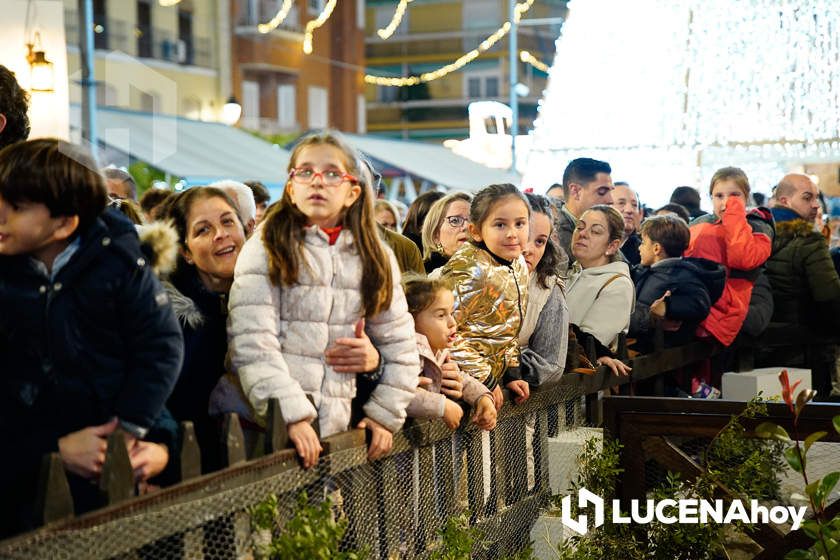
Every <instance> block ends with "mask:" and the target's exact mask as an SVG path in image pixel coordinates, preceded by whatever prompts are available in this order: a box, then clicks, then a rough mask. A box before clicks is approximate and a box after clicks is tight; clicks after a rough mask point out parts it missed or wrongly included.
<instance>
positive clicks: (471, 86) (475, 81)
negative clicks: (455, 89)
mask: <svg viewBox="0 0 840 560" xmlns="http://www.w3.org/2000/svg"><path fill="white" fill-rule="evenodd" d="M467 97H469V98H470V99H473V98H476V97H482V95H481V78H467Z"/></svg>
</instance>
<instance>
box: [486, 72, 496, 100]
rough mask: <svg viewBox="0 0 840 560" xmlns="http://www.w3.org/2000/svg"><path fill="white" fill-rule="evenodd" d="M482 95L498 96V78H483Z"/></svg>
mask: <svg viewBox="0 0 840 560" xmlns="http://www.w3.org/2000/svg"><path fill="white" fill-rule="evenodd" d="M484 97H499V78H498V77H496V76H489V77H487V78H485V79H484Z"/></svg>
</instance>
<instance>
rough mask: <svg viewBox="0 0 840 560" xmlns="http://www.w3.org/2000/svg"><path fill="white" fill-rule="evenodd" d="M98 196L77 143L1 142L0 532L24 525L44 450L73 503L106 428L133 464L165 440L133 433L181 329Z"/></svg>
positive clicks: (100, 452)
mask: <svg viewBox="0 0 840 560" xmlns="http://www.w3.org/2000/svg"><path fill="white" fill-rule="evenodd" d="M106 202H107V196H106V191H105V184H104V180H103V178H102V176H101V175H100V174H99V173H98V171H96V167H95V165H94V162H93V161H92V159H91V158H90V157H89V156H88V155H87V154H86V153H84V152H82V151H81V150H80V149H79V148H77V147H76V146H73V145H71V144H68V143H66V142H63V141H60V140H47V139H44V140H32V141H29V142H21V143H17V144H14V145H12V146H9V147H7V148H5V149H4V150H2V151H0V309H2V312H0V364H2V375H0V441H3V444H4V447H5V449H6V450H7V452H8V454H9V456H10V459H9V460H6V461H2V462H0V465H2V466H0V485H1V486H2V494H1V495H2V496H3V500H2V501H0V504H2V505H0V533H2V534H3V535H9V534H13V533H16V532H19V531H21V530H25V529H27V528H29V527H31V525H32V523H33V519H32V515H33V512H32V510H31V504H32V503H33V501H34V495H35V489H36V478H37V475H38V470H39V465H40V463H41V458H42V456H43V455H44V454H46V453H50V452H58V453H59V454H60V456H61V459H62V461H63V463H64V466H65V469H66V471H67V473H68V480H69V482H70V487H71V491H72V492H73V498H74V503H75V505H76V509H77V512H80V511H84V510H86V509H92V508H95V507H97V506H98V505H99V504H98V496H96V485H95V484H91V481H92V482H95V481H96V480H97V479H98V477H99V475H100V473H101V470H102V463H103V460H104V452H105V447H106V438H107V436H108V434H110V433H111V432H113V431H114V430H116V429H117V428H120V429H122V430H123V433H124V434H125V442H126V445H127V448H128V451H129V455H130V457H131V461H132V466H133V467H134V469H135V474H136V475H138V478H140V479H144V478H146V477H148V476H152V475H154V474H156V472H153V471H159V470H160V469H161V468H163V467H162V465H161V462H162V463H163V465H165V464H166V459H167V456H166V449H165V448H161V446H156V444H152V443H149V442H147V441H143V440H144V438H146V437H147V436H148V435H149V431H150V430H151V429H152V428H155V427H156V423H157V421H158V418H159V416H160V414H161V411H162V409H163V406H164V403H165V402H166V399H167V397H168V396H169V393H170V392H171V390H172V387H173V385H174V384H175V380H176V377H177V375H178V371H179V368H180V365H181V360H182V354H183V342H182V337H181V329H180V327H179V325H178V322H177V320H176V319H175V315H174V314H173V312H172V308H171V306H170V304H169V301H168V298H167V297H166V294H165V292H164V291H163V288H162V287H161V285H160V283H159V282H158V280H157V278H156V277H155V275H154V273H153V272H152V270H151V268H150V266H149V265H148V264H147V262H146V259H145V257H144V254H143V253H142V252H141V250H140V244H139V240H138V238H137V233H136V231H135V228H134V225H133V224H131V222H129V221H128V220H127V219H126V218H125V217H124V216H123V215H122V214H120V213H119V212H117V211H115V210H111V209H108V210H105V205H106ZM151 463H154V464H155V465H156V466H155V467H154V468H149V467H150V464H151Z"/></svg>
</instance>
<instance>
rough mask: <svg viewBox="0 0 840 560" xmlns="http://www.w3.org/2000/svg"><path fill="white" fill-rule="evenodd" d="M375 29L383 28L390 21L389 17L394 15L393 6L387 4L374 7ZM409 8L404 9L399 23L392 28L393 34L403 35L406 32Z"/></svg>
mask: <svg viewBox="0 0 840 560" xmlns="http://www.w3.org/2000/svg"><path fill="white" fill-rule="evenodd" d="M375 13H376V21H375V22H374V23H375V24H376V29H383V28H385V27H387V26H388V24H389V23H391V18H393V17H394V6H393V5H391V4H389V5H387V6H382V7H378V8H376V12H375ZM409 13H410V12H409V10H406V11H405V13H404V14H403V17H402V20H400V24H399V25H398V26H397V28H396V29H395V30H394V35H405V34H406V33H408V14H409Z"/></svg>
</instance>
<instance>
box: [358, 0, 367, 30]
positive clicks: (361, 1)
mask: <svg viewBox="0 0 840 560" xmlns="http://www.w3.org/2000/svg"><path fill="white" fill-rule="evenodd" d="M356 27H358V28H359V29H364V28H365V0H356Z"/></svg>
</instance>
